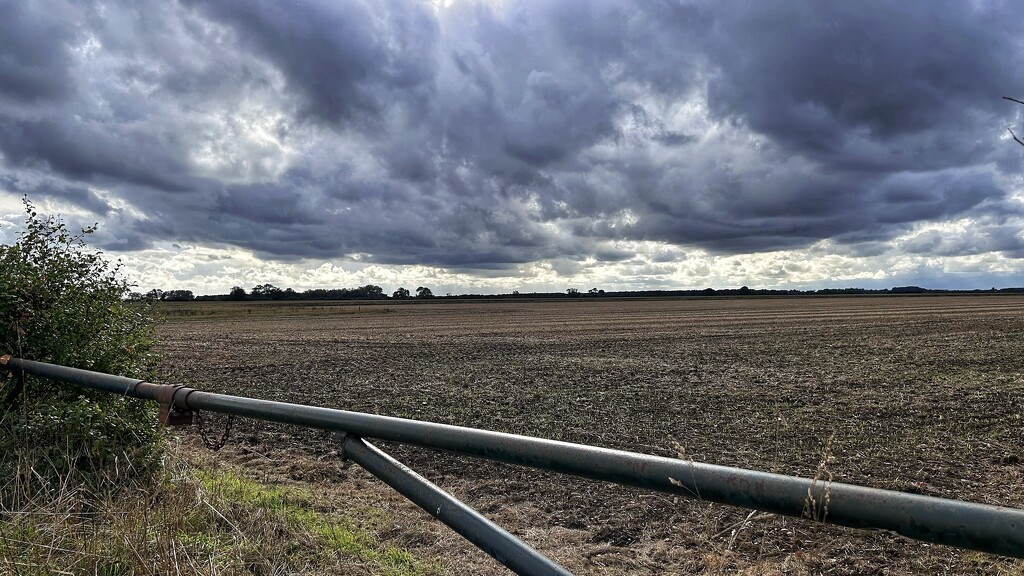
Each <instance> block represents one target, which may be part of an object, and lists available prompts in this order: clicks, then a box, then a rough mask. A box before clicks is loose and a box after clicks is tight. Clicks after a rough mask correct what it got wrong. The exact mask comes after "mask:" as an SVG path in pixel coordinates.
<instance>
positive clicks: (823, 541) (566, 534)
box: [159, 295, 1024, 574]
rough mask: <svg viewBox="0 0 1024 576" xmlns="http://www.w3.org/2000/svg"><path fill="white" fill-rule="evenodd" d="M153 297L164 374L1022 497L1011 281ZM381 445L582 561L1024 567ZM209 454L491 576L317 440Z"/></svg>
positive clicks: (764, 569) (957, 570) (443, 533)
mask: <svg viewBox="0 0 1024 576" xmlns="http://www.w3.org/2000/svg"><path fill="white" fill-rule="evenodd" d="M166 312H167V319H166V320H165V321H164V322H163V323H162V324H161V326H160V327H159V339H160V352H161V354H162V355H163V359H164V360H163V368H162V373H161V379H162V380H163V381H165V382H174V383H183V384H188V385H191V386H195V387H197V388H201V389H205V390H210V391H218V392H227V393H232V394H239V395H245V396H251V397H256V398H267V399H274V400H281V401H286V402H296V403H303V404H315V405H321V406H327V407H333V408H343V409H346V410H358V411H365V412H372V413H378V414H386V415H391V416H401V417H407V418H416V419H422V420H430V421H435V422H444V423H450V424H458V425H463V426H474V427H481V428H488V429H492V430H499V431H504V432H513V433H518V434H528V435H535V436H543V437H548V438H554V439H559V440H566V441H572V442H582V443H587V444H595V445H599V446H607V447H612V448H622V449H627V450H634V451H639V452H645V453H650V454H657V455H663V456H676V455H679V456H681V457H684V458H687V459H693V460H697V461H703V462H710V463H715V464H723V465H732V466H741V467H745V468H753V469H758V470H766V471H771V472H779V473H784V474H794V475H800V476H805V477H812V476H814V475H815V474H818V475H823V474H824V475H830V476H831V478H832V479H833V480H835V481H837V482H848V483H855V484H863V485H867V486H873V487H878V488H887V489H893V490H903V491H909V492H915V493H923V494H929V495H934V496H941V497H948V498H958V499H964V500H970V501H974V502H983V503H989V504H999V505H1004V506H1014V507H1022V508H1024V431H1022V430H1024V429H1022V425H1024V337H1022V335H1024V298H1022V297H1016V296H1003V295H999V296H903V297H857V298H777V299H708V300H702V299H692V300H638V301H625V300H604V299H599V298H593V299H587V300H583V301H576V302H570V301H553V302H541V301H538V302H491V303H474V302H430V303H419V302H415V303H409V304H397V303H393V302H388V303H384V304H374V305H366V304H363V305H347V306H340V305H333V306H324V305H310V304H308V303H297V304H291V305H276V306H275V305H266V304H260V303H246V304H218V303H195V304H189V305H182V306H175V307H168V308H167V309H166ZM222 425H223V420H222V417H219V416H207V417H206V421H205V426H206V427H207V428H209V429H210V432H211V433H217V432H219V427H220V426H222ZM188 434H192V435H194V434H195V430H192V431H190V432H188ZM378 445H379V446H381V447H382V448H384V449H385V450H387V451H389V452H390V453H391V454H392V455H394V456H395V457H397V458H399V459H400V460H402V461H403V462H405V463H406V464H408V465H409V466H411V467H412V468H413V469H415V470H416V471H418V472H419V473H420V474H422V475H424V476H426V477H427V478H429V479H431V480H433V481H434V482H436V483H437V484H439V485H440V486H442V487H444V488H446V489H448V490H450V491H451V492H453V493H454V494H455V495H456V496H458V497H460V498H461V499H463V500H464V501H466V502H467V503H468V504H470V505H472V506H474V507H475V508H477V509H478V510H480V511H481V512H482V513H484V514H485V515H487V516H488V517H490V518H491V519H493V520H495V521H496V522H498V523H499V524H500V525H502V526H503V527H505V528H506V529H508V530H509V531H511V532H513V533H514V534H517V535H519V536H520V537H522V538H523V539H524V540H526V541H527V542H528V543H530V544H532V545H534V546H536V547H537V548H538V549H539V550H541V551H542V552H544V553H545V554H548V555H549V556H550V557H552V558H553V559H555V560H556V561H559V562H561V563H563V564H564V565H566V566H567V567H568V568H569V569H571V570H573V571H574V572H576V573H579V574H692V573H706V574H734V573H742V574H967V573H978V574H991V573H1010V574H1024V562H1021V561H1014V560H1010V559H1005V558H999V557H994V556H989V555H985V554H979V553H975V552H969V551H963V550H957V549H953V548H947V547H942V546H934V545H928V544H924V543H920V542H915V541H911V540H907V539H904V538H901V537H899V536H895V535H892V534H888V533H881V532H871V531H859V530H851V529H845V528H837V527H831V526H826V525H822V524H819V523H815V522H812V521H810V520H800V519H792V518H782V517H777V516H773V515H764V514H754V515H753V516H751V515H750V512H749V511H747V510H743V509H739V508H733V507H729V506H721V505H715V504H709V503H706V502H700V501H697V500H687V499H681V498H676V497H673V496H669V495H664V494H657V493H650V492H644V491H640V490H635V489H630V488H625V487H621V486H616V485H612V484H608V483H602V482H593V481H588V480H582V479H578V478H573V477H567V476H560V475H555V474H549V473H543V472H538V471H534V470H530V469H523V468H518V467H514V466H508V465H501V464H496V463H489V462H481V461H477V460H473V459H470V458H464V457H459V456H454V455H450V454H444V453H438V452H434V451H430V450H426V449H416V448H411V447H405V446H398V445H390V444H387V443H378ZM219 454H220V455H221V457H222V459H224V460H227V461H231V462H235V463H238V464H240V465H244V466H245V468H246V469H248V470H250V471H252V473H253V474H256V475H262V476H264V477H268V478H272V479H276V480H281V481H287V482H298V483H307V484H312V485H314V486H316V487H317V489H318V490H322V491H324V492H326V493H329V494H335V495H337V498H338V499H339V500H340V501H342V502H344V501H346V500H348V501H352V502H353V503H367V502H370V503H372V504H373V505H375V506H383V507H384V508H386V509H388V510H391V511H392V516H393V521H394V526H393V530H390V531H389V532H388V533H386V534H383V535H382V536H383V537H385V538H390V539H393V540H395V541H397V542H399V543H401V544H402V545H404V546H407V547H409V548H411V549H413V550H415V551H416V552H417V553H418V554H421V555H422V556H424V557H426V558H434V559H438V560H440V561H442V562H444V563H445V564H446V565H447V566H448V571H449V572H450V573H452V574H504V573H507V572H506V571H505V569H504V568H502V567H501V566H500V565H497V564H496V563H494V562H493V561H491V560H490V559H489V558H488V557H486V556H485V555H483V554H482V553H480V552H479V551H477V550H475V549H474V548H473V547H472V545H470V544H468V543H466V542H464V541H462V540H461V539H460V538H459V537H458V536H455V535H453V534H451V533H450V532H449V531H448V530H447V528H445V527H444V526H440V525H438V524H437V523H436V522H435V521H434V520H433V519H431V518H430V517H429V516H427V515H426V514H425V513H422V512H420V511H418V510H417V509H416V508H415V507H414V506H413V505H412V504H409V503H408V502H405V501H404V500H403V499H402V498H401V497H400V496H397V495H395V494H393V493H392V492H391V491H390V489H389V488H388V487H387V486H385V485H383V484H382V483H380V482H377V481H376V480H374V479H373V478H372V477H369V476H368V475H367V474H366V473H365V472H363V471H361V470H359V469H357V468H356V467H354V466H346V465H343V464H341V463H339V462H338V460H337V458H336V455H335V446H334V443H333V440H332V438H331V437H330V436H329V435H327V434H326V433H324V432H321V431H312V430H303V429H297V428H293V427H286V426H278V425H272V424H267V423H262V422H256V421H240V422H236V423H235V425H234V430H233V432H232V436H231V439H230V441H229V443H228V446H227V447H225V448H224V450H223V451H222V452H220V453H219Z"/></svg>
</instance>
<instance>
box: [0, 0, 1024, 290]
mask: <svg viewBox="0 0 1024 576" xmlns="http://www.w3.org/2000/svg"><path fill="white" fill-rule="evenodd" d="M1022 22H1024V3H1021V2H1019V1H1007V2H999V1H988V0H974V1H971V2H968V1H964V0H950V1H937V0H927V1H924V0H922V1H918V2H910V1H907V2H891V1H885V2H881V1H879V2H874V1H858V2H846V1H843V2H839V1H836V2H818V1H810V0H807V1H803V2H789V1H773V2H756V1H746V2H734V1H728V0H726V1H720V0H719V1H708V2H686V1H680V2H672V1H654V0H651V1H643V2H635V1H631V2H599V1H591V0H585V1H584V0H578V1H559V2H552V1H537V2H527V1H510V2H470V1H458V0H456V1H454V2H433V3H432V2H405V1H394V2H348V1H342V0H329V1H299V2H288V3H284V2H279V1H278V0H217V1H211V2H204V1H196V0H182V1H172V0H159V1H154V2H137V1H125V2H117V1H109V2H88V1H79V0H74V1H67V2H64V1H60V0H52V1H51V0H42V1H23V0H0V219H2V221H3V222H4V223H5V224H4V225H3V226H2V227H0V239H2V240H5V241H9V240H10V239H11V238H13V236H14V235H15V234H16V233H17V226H16V225H17V224H18V223H19V222H21V221H22V220H23V217H22V216H23V215H22V214H21V206H20V198H21V197H22V196H23V195H28V196H29V197H30V198H31V199H32V200H33V201H34V202H35V203H36V204H37V205H38V206H39V207H40V208H42V209H43V211H45V212H48V213H57V212H59V213H61V214H63V215H64V217H65V219H66V220H67V221H68V222H70V223H71V224H73V225H82V224H89V223H92V222H98V223H99V225H100V231H99V232H98V233H97V234H96V235H95V236H94V237H93V243H94V244H96V245H98V246H100V247H101V248H102V249H103V250H104V251H105V252H107V253H108V254H110V255H112V256H116V257H119V258H121V259H122V260H123V261H124V263H125V264H126V272H127V273H128V274H129V275H130V276H131V277H132V278H133V279H134V280H135V281H137V282H138V283H139V285H140V288H141V289H143V290H147V289H149V288H154V287H159V288H164V289H172V288H181V289H191V290H193V291H195V292H196V293H217V292H226V291H227V290H228V289H229V288H230V287H231V286H233V285H236V284H238V285H242V286H244V287H246V288H247V289H248V288H251V287H252V286H253V285H255V284H261V283H264V282H271V283H274V284H277V285H278V286H281V287H289V286H290V287H294V288H296V289H300V290H301V289H307V288H314V287H342V286H349V287H351V286H356V285H361V284H366V283H374V284H380V285H382V286H384V288H385V289H386V290H388V291H389V292H390V291H391V290H394V289H395V288H397V287H398V286H399V285H403V286H406V287H407V288H410V289H414V288H416V287H417V286H419V285H427V286H431V287H432V288H433V289H434V292H435V293H439V294H443V293H445V292H452V293H464V292H507V291H511V290H513V289H519V290H521V291H533V290H545V291H546V290H553V291H554V290H557V291H562V290H565V289H566V288H568V287H577V288H580V289H582V290H586V289H589V288H591V287H600V288H603V289H606V290H615V289H635V288H704V287H708V286H710V287H715V288H725V287H738V286H740V285H749V286H751V287H755V286H756V287H794V288H819V287H844V286H870V287H887V286H893V285H902V284H920V285H924V286H929V287H954V288H988V287H991V286H998V287H1003V286H1021V285H1024V180H1022V172H1021V170H1022V167H1024V147H1022V146H1020V145H1018V144H1016V143H1015V142H1013V140H1011V139H1009V133H1008V132H1007V128H1013V129H1014V130H1015V131H1017V132H1018V133H1024V106H1021V105H1020V104H1014V103H1013V102H1009V101H1007V100H1003V99H1002V98H1001V97H1002V96H1015V97H1020V98H1022V99H1024V33H1022V31H1021V23H1022ZM1018 129H1019V130H1018Z"/></svg>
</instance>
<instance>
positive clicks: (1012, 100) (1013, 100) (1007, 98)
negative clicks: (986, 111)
mask: <svg viewBox="0 0 1024 576" xmlns="http://www.w3.org/2000/svg"><path fill="white" fill-rule="evenodd" d="M1003 100H1009V101H1010V102H1016V103H1017V104H1024V102H1021V101H1020V100H1017V99H1016V98H1010V97H1009V96H1003Z"/></svg>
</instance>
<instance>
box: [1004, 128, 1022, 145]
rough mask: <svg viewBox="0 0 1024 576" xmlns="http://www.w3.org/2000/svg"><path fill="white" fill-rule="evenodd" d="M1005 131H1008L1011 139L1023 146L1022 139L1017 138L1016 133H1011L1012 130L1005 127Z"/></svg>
mask: <svg viewBox="0 0 1024 576" xmlns="http://www.w3.org/2000/svg"><path fill="white" fill-rule="evenodd" d="M1006 131H1007V132H1009V133H1010V136H1013V139H1014V140H1016V141H1017V144H1020V145H1021V146H1024V141H1022V140H1021V139H1020V138H1017V135H1016V134H1014V133H1013V130H1011V129H1009V128H1007V129H1006Z"/></svg>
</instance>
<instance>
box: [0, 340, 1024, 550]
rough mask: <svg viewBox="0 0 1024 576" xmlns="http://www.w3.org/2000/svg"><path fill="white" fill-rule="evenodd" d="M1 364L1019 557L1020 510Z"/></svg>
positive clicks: (139, 394)
mask: <svg viewBox="0 0 1024 576" xmlns="http://www.w3.org/2000/svg"><path fill="white" fill-rule="evenodd" d="M8 365H10V366H12V367H14V368H18V369H21V370H24V371H25V372H27V373H29V374H33V375H35V376H42V377H45V378H51V379H54V380H62V381H65V382H69V383H72V384H80V385H84V386H91V387H94V388H99V389H102V390H107V391H110V392H116V393H119V394H124V395H127V396H133V397H136V398H146V399H150V400H159V398H158V396H160V395H162V396H163V397H165V398H167V397H169V398H170V402H171V403H172V404H174V405H175V406H177V407H178V408H181V409H186V410H211V411H215V412H224V413H227V414H235V415H238V416H247V417H252V418H260V419H264V420H270V421H273V422H281V423H285V424H295V425H299V426H306V427H310V428H320V429H324V430H332V431H337V432H348V433H351V434H355V435H358V436H362V437H367V438H379V439H382V440H391V441H395V442H402V443H405V444H414V445H418V446H426V447H429V448H436V449H439V450H446V451H449V452H457V453H461V454H468V455H471V456H477V457H480V458H486V459H489V460H497V461H502V462H508V463H511V464H519V465H522V466H529V467H533V468H540V469H544V470H551V471H554V472H561V473H565V474H572V475H575V476H582V477H585V478H591V479H594V480H604V481H608V482H614V483H617V484H623V485H627V486H636V487H640V488H645V489H648V490H656V491H659V492H668V493H673V494H680V495H683V496H688V497H692V498H699V499H701V500H706V501H710V502H718V503H721V504H731V505H734V506H742V507H745V508H753V509H755V510H761V511H764V512H771V513H774V514H782V515H785V516H795V517H805V516H807V512H808V503H809V502H810V503H812V504H813V503H816V504H817V505H816V506H811V508H821V505H822V503H825V502H827V507H826V508H824V509H821V510H817V511H815V510H812V513H814V512H817V513H815V514H813V516H814V518H815V519H817V520H821V521H823V522H828V523H831V524H838V525H840V526H849V527H853V528H864V529H881V530H889V531H892V532H896V533H898V534H900V535H903V536H906V537H908V538H913V539H916V540H923V541H926V542H934V543H937V544H944V545H948V546H956V547H958V548H966V549H969V550H978V551H980V552H988V553H991V554H1001V555H1004V556H1012V557H1016V558H1024V510H1020V509H1016V508H1006V507H1001V506H990V505H986V504H975V503H971V502H963V501H960V500H949V499H944V498H935V497H931V496H922V495H918V494H908V493H905V492H896V491H892V490H881V489H877V488H867V487H864V486H857V485H853V484H843V483H839V482H832V483H828V482H822V481H820V480H812V479H808V478H798V477H795V476H784V475H781V474H771V473H767V472H759V471H756V470H748V469H744V468H734V467H730V466H718V465H715V464H705V463H702V462H693V461H684V460H678V459H673V458H664V457H660V456H651V455H646V454H640V453H636V452H627V451H624V450H612V449H609V448H598V447H595V446H587V445H583V444H572V443H568V442H559V441H555V440H547V439H544V438H536V437H531V436H520V435H516V434H506V433H502V432H493V431H489V430H480V429H476V428H464V427H461V426H451V425H447V424H436V423H432V422H422V421H418V420H408V419H404V418H394V417H390V416H378V415H374V414H365V413H361V412H349V411H346V410H334V409H330V408H321V407H317V406H305V405H300V404H287V403H284V402H274V401H270V400H257V399H252V398H244V397H239V396H229V395H225V394H213V393H210V392H201V391H198V390H193V389H191V388H184V387H177V388H173V390H172V391H171V392H168V391H167V389H172V387H171V386H167V385H159V384H151V383H148V382H143V381H139V380H132V379H130V378H123V377H119V376H110V375H106V374H100V373H97V372H90V371H87V370H79V369H75V368H68V367H65V366H56V365H53V364H44V363H41V362H33V361H31V360H21V359H17V358H11V359H10V360H9V362H8ZM822 512H824V513H822Z"/></svg>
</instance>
